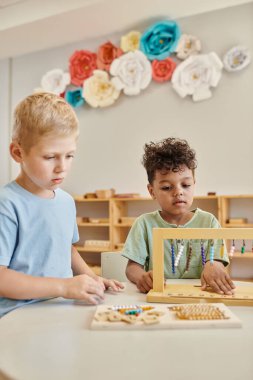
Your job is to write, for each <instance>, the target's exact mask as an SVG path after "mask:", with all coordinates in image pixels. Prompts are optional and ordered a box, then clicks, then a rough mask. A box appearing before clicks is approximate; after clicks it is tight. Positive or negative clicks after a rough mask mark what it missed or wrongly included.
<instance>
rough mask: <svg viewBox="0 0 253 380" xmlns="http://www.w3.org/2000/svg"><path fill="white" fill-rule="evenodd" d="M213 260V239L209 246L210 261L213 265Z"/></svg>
mask: <svg viewBox="0 0 253 380" xmlns="http://www.w3.org/2000/svg"><path fill="white" fill-rule="evenodd" d="M213 262H214V241H213V240H212V241H211V246H210V263H211V265H213Z"/></svg>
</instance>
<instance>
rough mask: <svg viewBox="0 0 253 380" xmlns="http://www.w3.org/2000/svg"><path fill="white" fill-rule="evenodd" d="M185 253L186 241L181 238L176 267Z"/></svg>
mask: <svg viewBox="0 0 253 380" xmlns="http://www.w3.org/2000/svg"><path fill="white" fill-rule="evenodd" d="M183 253H184V241H183V240H180V245H179V250H178V254H177V257H176V260H175V267H177V266H178V264H179V261H180V259H181V257H182V254H183Z"/></svg>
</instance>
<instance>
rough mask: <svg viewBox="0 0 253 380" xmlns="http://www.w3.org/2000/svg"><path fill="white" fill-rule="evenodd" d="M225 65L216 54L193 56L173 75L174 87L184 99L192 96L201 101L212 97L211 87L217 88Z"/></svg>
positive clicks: (181, 64) (178, 67)
mask: <svg viewBox="0 0 253 380" xmlns="http://www.w3.org/2000/svg"><path fill="white" fill-rule="evenodd" d="M222 67H223V64H222V62H221V60H220V59H219V57H218V56H217V54H216V53H214V52H212V53H209V54H200V55H191V56H190V57H189V58H187V59H186V60H185V61H183V62H182V63H180V64H179V65H178V66H177V68H176V69H175V71H174V73H173V75H172V79H171V82H172V86H173V88H174V89H175V90H176V92H177V93H178V94H179V95H180V96H181V97H182V98H184V97H185V96H186V95H192V97H193V100H194V101H195V102H196V101H200V100H204V99H208V98H210V97H211V96H212V93H211V91H210V87H216V86H217V85H218V83H219V81H220V78H221V70H222Z"/></svg>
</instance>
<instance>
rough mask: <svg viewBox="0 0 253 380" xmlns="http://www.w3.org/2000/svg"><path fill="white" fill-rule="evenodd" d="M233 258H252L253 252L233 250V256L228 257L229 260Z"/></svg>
mask: <svg viewBox="0 0 253 380" xmlns="http://www.w3.org/2000/svg"><path fill="white" fill-rule="evenodd" d="M233 259H253V252H245V253H241V252H235V253H234V256H233V257H230V261H233Z"/></svg>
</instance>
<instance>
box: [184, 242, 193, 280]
mask: <svg viewBox="0 0 253 380" xmlns="http://www.w3.org/2000/svg"><path fill="white" fill-rule="evenodd" d="M191 258H192V242H191V240H190V242H189V253H188V257H187V261H186V268H185V271H186V272H188V271H189V268H190V261H191Z"/></svg>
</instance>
